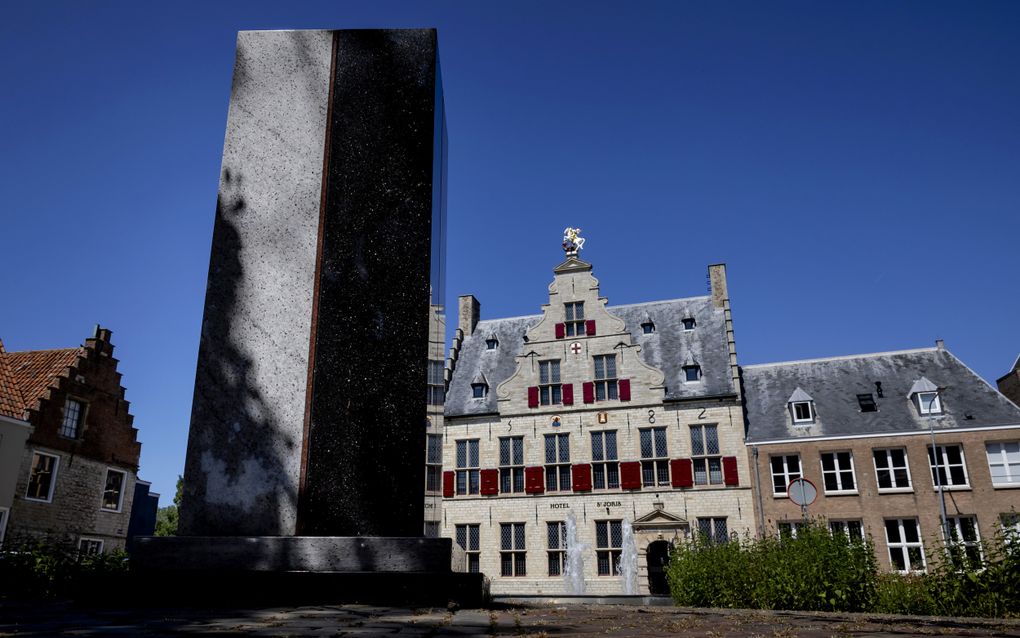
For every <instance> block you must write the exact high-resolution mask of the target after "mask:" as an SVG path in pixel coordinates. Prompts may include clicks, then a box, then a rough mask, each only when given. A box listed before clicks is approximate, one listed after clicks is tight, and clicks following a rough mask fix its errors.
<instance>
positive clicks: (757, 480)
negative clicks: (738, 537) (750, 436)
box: [751, 445, 765, 538]
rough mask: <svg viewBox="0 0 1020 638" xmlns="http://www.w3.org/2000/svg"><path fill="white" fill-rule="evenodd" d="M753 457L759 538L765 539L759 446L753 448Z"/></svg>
mask: <svg viewBox="0 0 1020 638" xmlns="http://www.w3.org/2000/svg"><path fill="white" fill-rule="evenodd" d="M751 456H753V457H754V484H755V486H756V487H757V488H758V489H757V490H755V491H756V492H757V493H758V538H765V504H764V502H763V501H762V496H761V474H760V473H759V471H758V446H757V445H752V446H751Z"/></svg>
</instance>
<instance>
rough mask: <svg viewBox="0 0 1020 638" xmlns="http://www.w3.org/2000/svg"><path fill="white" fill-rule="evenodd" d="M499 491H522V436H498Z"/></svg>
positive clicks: (518, 492)
mask: <svg viewBox="0 0 1020 638" xmlns="http://www.w3.org/2000/svg"><path fill="white" fill-rule="evenodd" d="M498 467H499V492H500V494H523V493H524V436H523V435H520V436H501V437H499V466H498Z"/></svg>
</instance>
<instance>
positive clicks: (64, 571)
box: [0, 539, 127, 599]
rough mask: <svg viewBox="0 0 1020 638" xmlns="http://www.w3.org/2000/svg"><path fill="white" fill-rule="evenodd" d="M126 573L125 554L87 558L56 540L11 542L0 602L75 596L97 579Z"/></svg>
mask: <svg viewBox="0 0 1020 638" xmlns="http://www.w3.org/2000/svg"><path fill="white" fill-rule="evenodd" d="M126 570H127V554H125V553H124V552H120V551H117V552H110V553H107V554H94V555H88V556H83V555H81V554H80V553H79V552H78V550H77V548H75V547H74V546H73V545H70V544H68V543H64V542H60V541H54V540H52V539H30V540H24V541H20V542H18V541H13V540H10V539H8V541H7V542H5V543H4V546H3V550H2V551H0V598H27V599H33V598H52V597H63V596H74V595H75V594H76V593H78V592H81V591H83V590H84V589H86V588H87V587H88V586H89V584H90V583H92V582H95V578H96V577H98V576H102V575H105V574H111V573H114V572H122V571H126Z"/></svg>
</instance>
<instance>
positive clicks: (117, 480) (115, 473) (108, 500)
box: [100, 468, 127, 512]
mask: <svg viewBox="0 0 1020 638" xmlns="http://www.w3.org/2000/svg"><path fill="white" fill-rule="evenodd" d="M126 485H127V472H121V471H120V470H114V469H112V468H106V481H104V483H103V500H102V504H101V505H100V508H101V509H102V510H103V511H105V512H119V511H121V508H122V507H123V505H124V487H125V486H126Z"/></svg>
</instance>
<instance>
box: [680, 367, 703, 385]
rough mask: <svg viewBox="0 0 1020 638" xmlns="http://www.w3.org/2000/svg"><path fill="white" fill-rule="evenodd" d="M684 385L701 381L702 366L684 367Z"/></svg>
mask: <svg viewBox="0 0 1020 638" xmlns="http://www.w3.org/2000/svg"><path fill="white" fill-rule="evenodd" d="M683 369H684V383H697V382H698V381H701V366H699V365H692V366H684V367H683Z"/></svg>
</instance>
